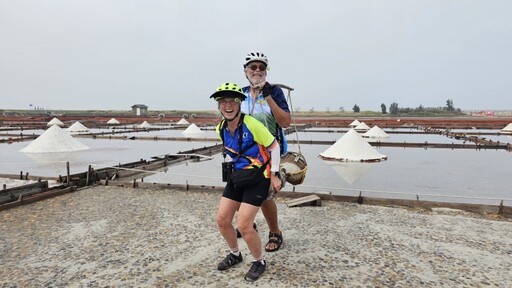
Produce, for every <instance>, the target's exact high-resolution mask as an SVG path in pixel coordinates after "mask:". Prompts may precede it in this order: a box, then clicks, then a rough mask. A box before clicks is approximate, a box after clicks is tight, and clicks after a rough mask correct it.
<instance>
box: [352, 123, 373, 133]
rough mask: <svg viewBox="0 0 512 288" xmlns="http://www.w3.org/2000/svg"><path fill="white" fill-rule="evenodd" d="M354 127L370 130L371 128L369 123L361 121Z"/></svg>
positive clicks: (359, 129) (357, 129)
mask: <svg viewBox="0 0 512 288" xmlns="http://www.w3.org/2000/svg"><path fill="white" fill-rule="evenodd" d="M354 129H355V130H356V131H368V130H370V127H368V125H366V123H364V122H361V123H359V124H358V125H357V126H356V127H355V128H354Z"/></svg>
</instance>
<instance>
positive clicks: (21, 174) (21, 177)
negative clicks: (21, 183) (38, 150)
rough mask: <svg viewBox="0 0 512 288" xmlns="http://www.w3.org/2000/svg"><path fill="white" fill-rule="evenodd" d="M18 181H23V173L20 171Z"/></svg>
mask: <svg viewBox="0 0 512 288" xmlns="http://www.w3.org/2000/svg"><path fill="white" fill-rule="evenodd" d="M20 180H23V171H20Z"/></svg>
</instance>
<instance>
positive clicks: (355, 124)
mask: <svg viewBox="0 0 512 288" xmlns="http://www.w3.org/2000/svg"><path fill="white" fill-rule="evenodd" d="M359 124H361V122H359V120H357V119H355V120H354V121H352V123H350V124H348V126H350V127H352V128H354V127H356V126H357V125H359Z"/></svg>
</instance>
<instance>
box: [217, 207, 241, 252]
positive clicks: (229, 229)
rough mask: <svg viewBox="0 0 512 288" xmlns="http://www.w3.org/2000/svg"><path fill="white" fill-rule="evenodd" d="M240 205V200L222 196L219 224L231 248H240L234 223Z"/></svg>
mask: <svg viewBox="0 0 512 288" xmlns="http://www.w3.org/2000/svg"><path fill="white" fill-rule="evenodd" d="M238 207H240V202H236V201H233V200H231V199H228V198H225V197H222V198H221V199H220V204H219V210H218V211H217V225H218V226H219V231H220V234H222V237H224V240H226V242H227V244H228V246H229V248H230V249H233V248H238V242H237V240H236V232H235V228H234V227H233V224H232V222H233V217H234V216H235V212H236V210H237V209H238Z"/></svg>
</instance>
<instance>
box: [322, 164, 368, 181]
mask: <svg viewBox="0 0 512 288" xmlns="http://www.w3.org/2000/svg"><path fill="white" fill-rule="evenodd" d="M324 162H325V163H326V164H327V165H329V166H330V167H331V168H332V169H334V171H336V173H338V175H340V176H341V178H343V180H345V182H347V183H348V184H353V183H355V182H356V181H357V180H359V178H361V177H362V176H363V175H365V174H366V173H368V172H369V171H370V169H372V167H373V166H374V165H377V164H378V163H375V162H340V161H324Z"/></svg>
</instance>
